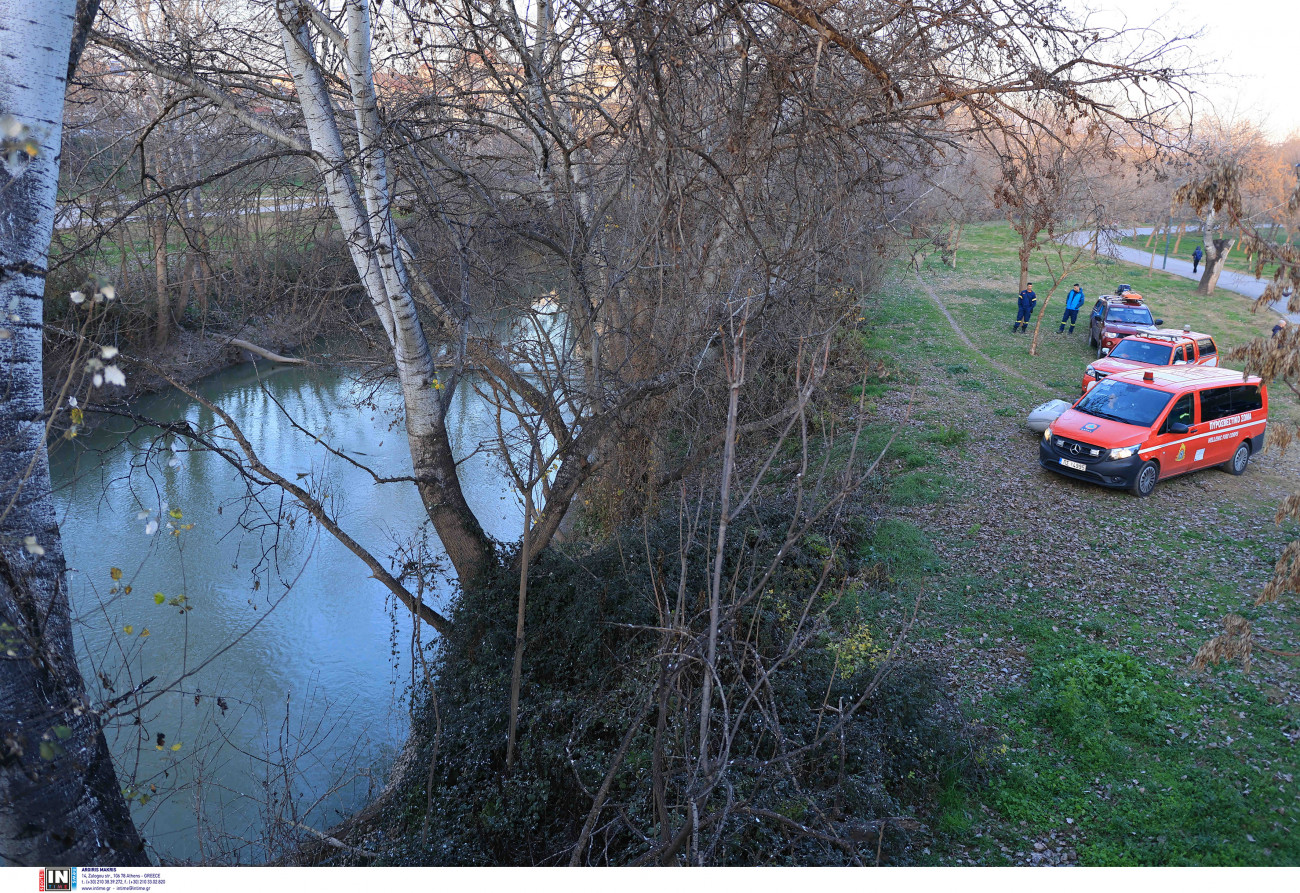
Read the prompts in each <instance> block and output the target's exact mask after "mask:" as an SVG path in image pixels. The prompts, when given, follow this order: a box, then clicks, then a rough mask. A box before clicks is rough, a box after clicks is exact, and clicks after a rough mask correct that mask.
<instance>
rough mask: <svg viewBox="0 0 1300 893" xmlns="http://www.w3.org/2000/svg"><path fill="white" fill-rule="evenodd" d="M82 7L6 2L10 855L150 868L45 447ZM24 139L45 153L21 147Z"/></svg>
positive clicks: (2, 443)
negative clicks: (47, 349)
mask: <svg viewBox="0 0 1300 893" xmlns="http://www.w3.org/2000/svg"><path fill="white" fill-rule="evenodd" d="M75 6H76V3H75V0H44V2H42V3H40V4H35V5H33V4H32V3H30V2H26V0H0V112H3V113H4V114H6V115H8V116H9V117H8V119H7V121H8V123H9V126H8V128H7V129H8V131H9V133H8V134H7V136H9V137H11V138H10V139H8V140H6V143H7V144H6V146H5V148H6V150H12V151H7V152H6V164H5V165H4V170H2V171H0V263H2V264H3V276H0V313H3V317H2V318H0V329H3V331H2V332H0V376H3V379H4V380H3V383H2V384H0V387H2V388H3V393H4V398H3V399H2V400H0V858H3V859H5V860H8V861H10V862H12V863H16V864H23V865H41V864H45V865H113V864H117V865H140V864H147V859H146V858H145V855H144V850H143V846H142V844H141V841H140V838H139V835H138V834H137V833H136V831H135V827H134V826H133V824H132V822H131V816H130V813H129V811H128V810H127V807H126V803H125V802H124V801H123V799H122V794H121V789H120V788H119V787H118V781H117V776H116V773H115V772H114V770H113V763H112V758H111V757H110V755H109V753H108V747H107V745H106V744H105V742H104V736H103V734H102V732H101V731H100V727H99V721H98V718H97V716H96V715H95V713H94V711H93V710H92V709H91V707H90V704H89V703H88V701H87V698H86V694H85V686H84V683H83V682H82V679H81V674H80V673H79V671H78V670H77V664H76V656H75V652H74V650H73V640H72V630H71V622H70V619H69V606H68V593H67V587H66V583H65V567H64V558H63V546H62V541H61V539H60V536H59V528H58V524H57V521H56V519H55V515H54V506H53V501H52V498H51V488H50V471H49V462H48V457H47V455H46V451H45V406H44V399H43V397H42V390H41V379H42V369H41V332H42V326H43V300H44V293H45V274H46V262H47V259H48V252H49V246H50V237H51V235H52V233H53V229H54V200H55V193H56V189H57V186H58V177H59V151H60V145H61V140H62V118H63V94H64V79H65V77H66V74H67V66H68V55H69V47H70V46H71V42H72V25H73V13H74V9H75ZM19 128H26V129H27V130H26V133H25V134H20V133H17V132H16V131H18V130H19ZM15 137H16V138H15ZM24 138H30V140H31V145H32V148H33V149H34V152H35V154H34V155H31V154H29V153H27V152H24V151H21V150H20V149H19V148H18V145H17V144H18V142H19V141H21V140H22V139H24ZM29 538H30V539H29Z"/></svg>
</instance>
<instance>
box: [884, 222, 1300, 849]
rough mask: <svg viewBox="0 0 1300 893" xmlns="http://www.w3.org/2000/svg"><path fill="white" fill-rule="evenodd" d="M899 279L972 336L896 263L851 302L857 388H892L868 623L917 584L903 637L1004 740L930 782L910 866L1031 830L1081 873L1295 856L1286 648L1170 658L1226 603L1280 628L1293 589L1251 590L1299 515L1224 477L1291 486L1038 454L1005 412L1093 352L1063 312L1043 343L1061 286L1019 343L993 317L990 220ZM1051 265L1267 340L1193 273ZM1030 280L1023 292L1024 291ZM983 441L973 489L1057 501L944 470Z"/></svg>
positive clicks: (1071, 386)
mask: <svg viewBox="0 0 1300 893" xmlns="http://www.w3.org/2000/svg"><path fill="white" fill-rule="evenodd" d="M1186 244H1187V243H1186V240H1185V241H1184V246H1186ZM920 275H921V277H922V278H923V280H924V281H925V282H926V283H927V284H928V285H929V286H930V288H932V289H933V290H934V291H935V292H936V293H937V294H938V295H939V297H940V299H941V300H943V302H944V304H945V305H946V306H947V308H948V310H949V312H950V313H951V314H952V315H953V317H954V318H955V319H956V320H957V322H958V324H959V325H960V326H961V327H962V329H963V330H964V331H965V332H966V334H967V335H968V336H969V337H970V338H971V339H972V340H973V341H974V343H975V344H976V345H977V346H978V348H979V352H977V351H973V350H971V349H970V348H968V347H967V346H966V345H965V344H964V343H963V342H962V341H961V340H960V339H959V338H958V337H957V336H956V334H955V333H954V332H953V331H952V329H951V327H950V325H949V323H948V321H947V319H945V318H944V316H943V315H942V313H941V312H940V311H939V309H938V308H937V307H936V306H935V305H934V303H933V301H932V300H931V299H930V297H929V296H928V295H927V293H926V292H925V290H924V289H923V288H922V287H921V285H920V284H918V282H917V281H916V277H915V276H914V275H913V274H912V273H911V271H910V270H905V269H904V270H900V271H899V273H898V275H897V277H896V278H895V279H893V280H892V281H890V282H889V283H887V284H886V286H885V287H884V288H883V289H882V291H881V293H880V294H879V295H877V296H875V297H874V298H873V299H872V300H871V301H870V302H868V304H867V310H866V313H865V315H866V317H867V321H868V323H869V329H868V330H867V332H865V333H864V334H863V335H862V342H863V347H864V349H865V350H866V351H867V353H868V354H869V355H870V356H871V357H872V358H873V359H879V360H883V361H885V362H887V363H889V364H890V366H891V368H892V369H894V370H895V372H894V374H893V376H892V377H891V381H890V383H889V386H888V387H885V386H883V385H882V390H881V392H879V393H874V394H872V397H873V399H875V400H876V401H878V402H879V403H880V404H882V405H889V404H892V405H894V406H896V407H897V406H901V405H902V404H903V403H905V402H907V401H908V400H909V399H910V400H911V404H912V405H911V409H910V411H909V412H910V415H909V417H910V419H911V422H910V423H909V425H908V426H906V427H901V428H898V427H897V426H889V425H884V424H881V425H873V426H870V427H869V429H868V431H867V435H868V441H869V442H870V447H874V448H875V449H876V450H878V449H879V448H880V446H882V445H883V443H884V441H885V440H886V439H887V438H888V436H889V434H890V433H891V432H892V431H894V430H895V429H896V428H897V430H898V434H897V436H896V440H895V444H894V446H892V447H891V449H890V452H889V454H888V455H887V458H886V460H885V461H884V462H882V471H883V476H882V479H881V481H880V482H879V486H880V487H881V496H882V497H884V499H882V500H881V501H882V502H883V503H885V504H884V505H883V507H882V509H881V512H882V514H881V517H880V518H878V519H877V520H876V521H875V524H874V528H873V533H872V534H871V536H870V538H869V540H868V542H867V544H866V546H864V548H863V551H862V554H861V555H860V556H859V557H860V558H861V560H862V561H863V562H864V564H865V565H867V566H871V567H882V568H884V569H885V570H886V571H887V574H886V577H885V579H886V582H882V583H881V584H880V585H878V586H875V587H874V588H873V590H872V594H871V597H872V599H874V601H872V602H871V604H872V605H873V607H874V608H875V609H877V610H878V611H879V621H878V622H879V623H880V625H881V626H882V627H885V626H888V625H890V624H891V623H899V624H901V623H903V622H905V621H906V618H907V617H908V616H909V613H910V610H911V607H912V601H913V599H914V598H915V592H916V591H917V590H918V589H920V590H922V591H924V592H925V594H926V596H925V599H924V601H923V607H922V613H921V616H920V617H919V618H918V620H917V622H916V624H915V626H913V628H912V630H911V632H910V633H909V638H910V639H911V640H912V641H913V642H918V643H919V642H927V643H933V644H932V647H938V648H946V649H951V650H950V651H948V652H946V653H947V654H948V655H949V659H951V660H952V661H953V666H954V669H953V671H952V679H953V681H954V683H955V685H956V686H957V688H958V690H959V692H960V696H961V698H962V701H963V704H964V707H965V709H966V710H967V711H968V712H969V714H971V715H972V716H973V717H974V718H975V719H976V721H977V722H979V723H981V724H982V725H984V726H985V727H987V728H988V729H989V730H990V734H991V735H992V736H993V739H994V743H995V746H994V747H993V750H994V751H999V750H1001V751H1002V753H1001V755H1000V756H998V757H997V758H996V762H995V765H993V766H992V767H991V772H990V776H989V778H990V780H989V782H988V784H986V785H982V786H964V785H961V784H957V783H956V782H953V783H951V784H948V783H944V786H943V787H942V793H941V796H940V803H939V806H940V809H939V812H938V814H937V815H936V816H934V817H933V820H932V821H933V824H932V830H933V831H934V832H935V834H936V835H937V836H936V841H935V843H934V845H933V847H932V849H933V859H934V860H935V862H936V863H938V864H954V863H958V862H962V861H965V860H971V859H973V860H975V861H978V862H980V863H982V864H1004V863H1023V862H1024V861H1025V858H1024V855H1025V854H1027V853H1032V852H1033V843H1034V841H1036V840H1039V839H1047V838H1049V837H1055V838H1056V839H1058V840H1061V841H1064V842H1068V844H1069V846H1071V847H1073V848H1074V850H1075V851H1076V852H1077V853H1078V856H1079V860H1080V861H1081V862H1082V863H1083V864H1086V865H1180V864H1222V865H1237V864H1251V865H1274V864H1297V863H1300V828H1297V822H1296V816H1297V815H1300V785H1297V782H1300V771H1297V769H1298V764H1300V760H1298V759H1297V757H1296V751H1295V742H1296V741H1300V705H1298V704H1297V702H1296V700H1295V698H1294V696H1293V694H1291V692H1293V691H1294V689H1295V686H1296V685H1297V680H1298V679H1300V662H1297V661H1295V660H1290V661H1287V660H1279V659H1272V660H1270V661H1268V662H1267V664H1265V663H1264V661H1263V660H1261V661H1260V662H1259V663H1257V667H1256V670H1255V673H1254V674H1252V675H1246V674H1245V673H1243V672H1242V669H1241V667H1240V666H1239V665H1236V664H1234V665H1231V666H1222V667H1219V668H1216V669H1214V670H1212V671H1211V672H1209V673H1205V674H1196V673H1192V672H1191V671H1190V670H1189V669H1188V663H1189V661H1190V658H1191V656H1192V654H1193V653H1194V652H1195V650H1196V648H1197V646H1198V645H1199V644H1200V643H1201V642H1203V641H1205V640H1206V639H1207V638H1209V637H1210V636H1211V635H1214V634H1215V633H1216V632H1218V631H1219V629H1220V627H1219V620H1220V618H1221V617H1222V616H1223V615H1224V614H1226V613H1228V612H1230V611H1231V612H1237V613H1241V614H1242V615H1243V616H1246V617H1247V619H1249V620H1250V621H1251V623H1252V626H1253V628H1254V629H1255V631H1256V634H1257V635H1258V636H1259V637H1260V640H1261V641H1264V642H1269V643H1274V647H1283V648H1294V647H1295V644H1296V643H1300V606H1298V605H1297V601H1296V600H1294V599H1293V600H1290V601H1287V602H1284V603H1281V604H1278V605H1273V606H1262V607H1256V606H1254V605H1253V601H1252V600H1253V596H1254V594H1255V593H1256V592H1257V591H1258V589H1259V587H1260V586H1261V585H1262V582H1263V581H1264V579H1266V577H1267V574H1268V573H1269V571H1270V568H1271V565H1272V562H1273V561H1274V560H1275V559H1276V556H1277V554H1278V553H1279V551H1280V550H1281V548H1282V546H1283V545H1284V544H1285V543H1286V542H1287V541H1288V540H1289V539H1290V538H1292V537H1294V536H1297V535H1300V528H1297V526H1296V525H1294V524H1288V525H1284V526H1282V527H1276V526H1274V525H1273V524H1272V516H1273V512H1274V510H1275V508H1276V499H1275V498H1274V497H1272V496H1270V495H1268V492H1266V490H1261V489H1259V488H1258V487H1255V488H1251V487H1245V486H1241V485H1239V484H1237V483H1235V482H1237V481H1238V480H1241V481H1247V480H1254V481H1255V482H1263V483H1264V484H1267V485H1268V486H1269V487H1272V488H1273V490H1275V491H1277V492H1285V490H1286V489H1287V488H1288V487H1289V486H1290V484H1291V483H1292V482H1291V481H1290V480H1287V479H1285V478H1284V477H1281V475H1283V474H1284V471H1283V470H1276V469H1274V470H1268V469H1266V468H1264V467H1261V466H1258V465H1257V466H1255V467H1254V468H1253V469H1252V471H1251V472H1250V474H1251V475H1255V476H1256V477H1255V478H1254V479H1250V478H1243V479H1230V478H1227V477H1226V476H1220V477H1214V476H1218V475H1221V473H1220V472H1216V471H1205V472H1199V473H1198V474H1197V475H1193V476H1190V477H1188V478H1184V479H1181V482H1170V483H1168V484H1161V485H1160V487H1161V488H1166V489H1164V490H1161V489H1158V490H1157V496H1156V497H1152V498H1151V499H1148V500H1137V499H1133V498H1131V497H1129V496H1127V495H1125V494H1115V493H1111V492H1108V491H1103V490H1101V489H1100V488H1086V487H1080V486H1077V485H1073V484H1070V483H1066V482H1063V481H1062V480H1060V479H1057V478H1054V477H1050V476H1048V475H1047V474H1046V473H1043V472H1041V471H1039V469H1038V468H1037V467H1036V465H1035V463H1034V461H1033V458H1032V450H1033V449H1034V443H1033V440H1032V438H1031V437H1029V436H1028V435H1026V434H1025V433H1024V430H1023V427H1022V426H1021V424H1020V420H1021V419H1023V417H1024V414H1025V412H1027V411H1028V409H1030V408H1031V407H1033V406H1034V405H1036V404H1038V403H1041V402H1042V401H1043V400H1045V399H1047V398H1049V397H1052V396H1060V397H1066V398H1072V397H1073V396H1075V395H1077V393H1078V387H1079V378H1080V377H1081V375H1082V372H1083V369H1084V368H1085V367H1086V365H1087V363H1088V361H1089V360H1090V359H1092V358H1093V356H1094V353H1093V352H1092V351H1091V350H1089V349H1088V347H1087V336H1086V330H1081V329H1078V328H1076V333H1075V335H1074V336H1073V337H1071V336H1067V335H1062V336H1057V335H1056V323H1057V322H1058V321H1059V319H1060V308H1061V307H1062V305H1063V303H1064V290H1060V291H1058V292H1057V293H1056V294H1054V295H1052V296H1051V297H1050V299H1048V300H1047V302H1046V314H1045V315H1044V317H1043V322H1042V334H1041V336H1040V346H1039V351H1038V353H1037V355H1031V354H1030V353H1029V340H1030V339H1029V337H1028V336H1012V334H1011V332H1010V324H1011V320H1012V319H1013V318H1014V316H1015V296H1014V291H1015V284H1016V276H1017V262H1016V257H1015V242H1014V236H1013V234H1012V233H1011V232H1010V230H1009V228H1007V227H1005V226H1000V225H988V226H979V227H969V228H968V229H967V237H966V238H965V239H964V240H963V244H962V246H961V250H960V252H959V254H958V267H957V269H956V270H951V269H948V268H947V267H944V266H941V265H938V264H937V263H935V264H933V265H931V266H928V267H926V268H923V269H922V271H921V274H920ZM1043 276H1044V271H1043V269H1042V268H1041V267H1037V266H1036V267H1035V268H1034V269H1033V270H1032V276H1031V278H1035V277H1036V278H1038V279H1039V280H1042V278H1043ZM1074 281H1079V282H1081V283H1083V285H1084V288H1085V291H1086V292H1087V293H1088V294H1089V295H1090V296H1096V295H1098V294H1101V293H1103V292H1109V291H1113V289H1114V286H1115V285H1116V284H1118V283H1119V282H1121V281H1124V282H1130V283H1132V284H1133V285H1134V287H1136V288H1137V289H1138V290H1139V291H1141V292H1142V293H1143V294H1144V295H1145V296H1146V297H1147V300H1148V302H1149V303H1150V304H1151V306H1152V309H1153V312H1154V313H1155V314H1156V316H1158V317H1163V318H1164V319H1165V321H1166V325H1170V326H1181V325H1182V324H1184V323H1186V324H1188V325H1191V326H1192V327H1193V328H1194V329H1197V330H1199V331H1207V332H1210V333H1212V334H1214V335H1215V337H1216V339H1217V340H1218V341H1219V343H1220V345H1221V349H1223V350H1225V351H1226V350H1230V349H1231V348H1233V347H1235V346H1238V345H1242V344H1245V343H1246V342H1247V341H1249V340H1250V339H1252V338H1255V337H1261V336H1266V335H1267V334H1268V330H1269V327H1270V326H1271V324H1272V321H1273V320H1272V318H1271V317H1268V316H1256V315H1253V314H1252V313H1251V312H1250V307H1251V303H1252V302H1251V301H1250V299H1248V298H1244V297H1241V296H1239V295H1235V294H1233V293H1231V292H1226V291H1223V290H1220V291H1219V292H1218V293H1216V294H1215V295H1214V296H1212V297H1210V298H1203V297H1200V296H1198V295H1196V294H1195V293H1194V290H1195V283H1194V282H1191V281H1189V280H1183V279H1179V278H1176V277H1172V276H1168V275H1166V274H1161V273H1160V272H1159V271H1156V272H1155V273H1154V274H1153V275H1151V276H1149V277H1148V276H1147V275H1146V271H1145V269H1144V268H1137V267H1133V266H1129V265H1124V264H1114V263H1105V262H1098V263H1095V264H1093V263H1089V264H1087V265H1085V266H1084V267H1082V268H1080V269H1078V270H1077V271H1075V272H1073V273H1071V274H1070V275H1069V276H1068V277H1067V278H1066V286H1067V287H1068V283H1070V282H1074ZM1046 291H1047V290H1046V289H1045V288H1043V287H1042V286H1041V284H1040V286H1039V294H1040V304H1039V306H1040V308H1042V307H1043V306H1044V304H1043V298H1044V297H1046ZM981 353H982V354H983V356H981ZM986 357H987V358H990V359H992V360H995V361H997V362H998V363H1000V364H1002V365H1003V366H1005V367H1009V368H1010V369H1011V370H1013V371H1015V372H1018V373H1020V375H1023V376H1024V380H1022V379H1020V378H1018V377H1015V376H1013V375H1009V374H1007V373H1006V372H1004V371H1003V370H1001V369H999V368H998V367H997V366H995V365H993V364H991V363H990V362H989V361H988V359H986ZM1270 396H1271V398H1272V400H1271V407H1270V410H1271V411H1270V415H1271V416H1272V418H1273V419H1274V421H1275V423H1276V422H1277V421H1280V420H1284V419H1291V420H1293V421H1294V420H1297V419H1300V410H1298V407H1297V405H1296V401H1295V399H1294V398H1293V397H1292V396H1291V395H1289V394H1288V393H1287V392H1286V391H1285V390H1284V389H1282V388H1280V387H1279V388H1275V389H1273V390H1272V392H1271V394H1270ZM918 422H919V423H920V424H917V423H918ZM874 455H875V453H874V452H873V453H872V456H873V457H874ZM981 457H983V461H985V462H986V463H990V464H988V466H987V467H988V469H989V472H988V473H989V482H990V483H992V482H998V481H1003V480H1008V479H1010V480H1014V481H1017V482H1019V483H1020V485H1022V486H1025V487H1032V488H1037V489H1039V490H1042V491H1044V492H1045V493H1048V494H1050V493H1060V494H1062V496H1064V497H1068V499H1069V502H1068V503H1062V504H1060V505H1052V503H1051V501H1050V499H1049V500H1047V501H1046V502H1045V504H1046V505H1047V506H1048V507H1049V510H1048V511H1046V512H1045V513H1044V514H1042V515H1030V516H1026V517H1019V516H1017V515H1016V514H1015V513H999V512H998V511H997V497H996V495H993V494H994V492H995V491H993V490H992V489H991V488H990V487H988V486H983V485H981V484H980V483H979V482H978V481H977V482H976V483H975V484H974V485H972V486H967V485H966V484H965V483H963V481H962V476H961V475H960V474H958V473H957V471H956V470H957V469H960V468H963V467H964V466H965V464H966V463H979V462H980V461H981ZM990 457H992V458H990ZM1225 481H1228V482H1230V483H1227V484H1225ZM1170 493H1173V494H1179V495H1177V496H1176V497H1174V498H1170V497H1169V496H1168V495H1167V494H1170ZM1162 494H1165V495H1162ZM1209 494H1215V495H1214V496H1212V497H1209ZM936 521H938V522H944V521H946V522H947V523H936ZM1063 530H1064V531H1065V533H1064V534H1063V533H1062V531H1063ZM1052 536H1056V537H1057V538H1058V539H1057V540H1055V541H1053V540H1052ZM1049 542H1057V543H1058V545H1055V546H1051V545H1048V543H1049ZM1060 543H1063V545H1061V544H1060ZM977 561H978V562H979V563H976V562H977ZM1044 567H1047V568H1051V569H1054V570H1053V573H1051V574H1049V575H1048V579H1050V580H1052V581H1053V582H1052V583H1051V585H1048V586H1043V585H1042V584H1041V582H1040V584H1039V585H1038V586H1037V587H1035V588H1032V589H1031V588H1030V587H1029V586H1028V584H1027V582H1026V581H1027V580H1029V579H1031V578H1034V579H1039V580H1041V579H1042V576H1041V575H1039V576H1037V577H1035V576H1034V572H1035V571H1036V570H1041V569H1042V568H1044ZM1058 567H1059V570H1056V569H1057V568H1058ZM941 781H942V780H941ZM1067 820H1068V821H1067ZM976 834H978V835H979V836H978V837H976ZM1017 854H1020V855H1017Z"/></svg>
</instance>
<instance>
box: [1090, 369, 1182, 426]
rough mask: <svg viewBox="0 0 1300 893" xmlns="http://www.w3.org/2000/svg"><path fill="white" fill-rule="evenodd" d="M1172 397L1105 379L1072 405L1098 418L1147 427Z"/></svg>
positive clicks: (1168, 394)
mask: <svg viewBox="0 0 1300 893" xmlns="http://www.w3.org/2000/svg"><path fill="white" fill-rule="evenodd" d="M1173 396H1174V395H1173V394H1170V393H1168V392H1167V391H1157V390H1156V389H1155V388H1144V387H1140V386H1138V385H1135V384H1129V383H1128V382H1126V381H1116V380H1115V379H1113V378H1107V379H1104V380H1103V381H1101V382H1099V383H1098V384H1097V386H1096V387H1095V388H1093V389H1092V390H1091V391H1089V392H1088V393H1087V394H1086V395H1084V397H1083V399H1081V400H1080V401H1079V402H1078V403H1076V404H1074V408H1075V409H1077V410H1079V412H1082V413H1087V414H1088V415H1094V416H1097V417H1098V418H1102V419H1110V420H1111V421H1115V422H1124V423H1125V424H1129V425H1137V426H1139V427H1141V428H1150V427H1151V426H1152V425H1153V424H1155V421H1156V419H1158V418H1160V413H1162V412H1164V411H1165V407H1166V406H1168V405H1169V401H1170V400H1172V399H1173Z"/></svg>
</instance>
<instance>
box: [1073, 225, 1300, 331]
mask: <svg viewBox="0 0 1300 893" xmlns="http://www.w3.org/2000/svg"><path fill="white" fill-rule="evenodd" d="M1128 232H1129V233H1130V234H1131V235H1138V236H1145V235H1148V234H1149V233H1150V232H1151V227H1149V226H1144V227H1139V228H1138V229H1134V230H1128ZM1075 238H1086V237H1085V236H1083V234H1081V233H1073V234H1071V239H1072V240H1073V239H1075ZM1198 238H1199V236H1198V235H1193V236H1191V238H1189V237H1188V236H1183V247H1184V248H1187V249H1188V250H1189V253H1190V249H1191V248H1195V247H1196V246H1197V245H1198V244H1200V242H1199V241H1198ZM1103 239H1105V237H1104V236H1103ZM1156 241H1157V242H1159V241H1160V240H1159V239H1156ZM1151 247H1153V248H1155V247H1156V245H1155V243H1153V244H1152V246H1151ZM1102 250H1103V252H1104V253H1106V254H1110V255H1112V256H1114V257H1117V258H1119V259H1120V260H1124V261H1128V262H1129V263H1131V264H1135V265H1137V266H1139V267H1142V268H1144V269H1145V268H1146V267H1147V266H1148V265H1149V264H1151V259H1152V256H1153V253H1152V252H1150V251H1144V250H1142V249H1141V248H1129V247H1127V246H1125V245H1117V244H1115V243H1114V242H1112V241H1110V240H1109V239H1106V241H1105V243H1104V245H1103V248H1102ZM1154 257H1155V266H1154V269H1157V270H1162V271H1163V272H1165V273H1170V274H1172V275H1174V276H1181V277H1183V278H1184V279H1191V280H1194V281H1199V280H1200V278H1201V274H1200V271H1199V270H1198V272H1196V273H1193V272H1192V262H1191V260H1184V259H1182V258H1180V257H1174V256H1173V255H1172V254H1171V255H1169V263H1168V266H1164V263H1165V252H1164V244H1163V242H1161V244H1160V246H1159V250H1157V251H1155V252H1154ZM1200 269H1201V270H1204V269H1205V267H1204V266H1202V267H1201V268H1200ZM1267 284H1268V282H1267V280H1264V279H1256V278H1255V277H1254V276H1251V275H1250V274H1248V273H1234V272H1232V271H1231V270H1224V271H1223V272H1222V273H1220V274H1219V281H1218V283H1217V284H1216V285H1215V288H1222V289H1224V290H1226V291H1230V292H1235V293H1236V294H1239V295H1245V296H1246V297H1248V298H1252V299H1253V298H1258V297H1259V296H1260V295H1262V294H1263V293H1264V286H1266V285H1267ZM1271 309H1272V311H1273V312H1274V313H1276V314H1278V315H1279V316H1285V317H1286V318H1287V319H1288V320H1290V321H1291V322H1293V323H1300V313H1288V312H1287V309H1286V302H1285V301H1282V300H1277V301H1274V302H1273V304H1272V307H1271Z"/></svg>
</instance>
